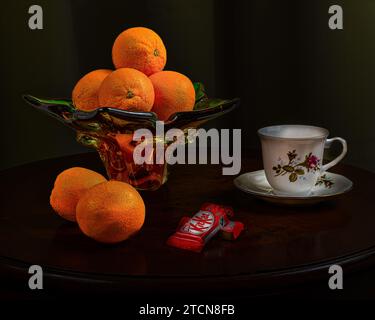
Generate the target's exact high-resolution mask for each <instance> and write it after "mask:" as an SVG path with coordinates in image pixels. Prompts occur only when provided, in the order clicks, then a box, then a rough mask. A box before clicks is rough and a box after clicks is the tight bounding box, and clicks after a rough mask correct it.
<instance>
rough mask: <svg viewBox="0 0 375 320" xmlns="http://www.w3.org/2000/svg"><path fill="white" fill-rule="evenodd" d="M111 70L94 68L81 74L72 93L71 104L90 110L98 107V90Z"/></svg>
mask: <svg viewBox="0 0 375 320" xmlns="http://www.w3.org/2000/svg"><path fill="white" fill-rule="evenodd" d="M111 72H112V71H111V70H106V69H99V70H94V71H91V72H89V73H88V74H86V75H85V76H83V77H82V78H81V79H80V80H79V81H78V82H77V84H76V85H75V87H74V89H73V93H72V99H73V104H74V105H75V107H76V108H77V109H80V110H84V111H91V110H94V109H96V108H99V107H100V105H99V100H98V91H99V88H100V86H101V84H102V82H103V80H104V79H105V78H106V77H107V76H108V75H109V74H110V73H111Z"/></svg>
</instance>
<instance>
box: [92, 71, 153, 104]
mask: <svg viewBox="0 0 375 320" xmlns="http://www.w3.org/2000/svg"><path fill="white" fill-rule="evenodd" d="M154 98H155V94H154V88H153V86H152V83H151V80H150V79H149V78H148V77H147V76H146V75H145V74H144V73H142V72H140V71H138V70H136V69H132V68H121V69H117V70H116V71H114V72H112V73H111V74H110V75H109V76H108V77H107V78H105V79H104V81H103V83H102V85H101V86H100V89H99V103H100V105H101V106H102V107H112V108H119V109H122V110H132V111H150V110H151V108H152V105H153V103H154Z"/></svg>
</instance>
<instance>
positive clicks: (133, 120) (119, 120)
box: [23, 83, 239, 190]
mask: <svg viewBox="0 0 375 320" xmlns="http://www.w3.org/2000/svg"><path fill="white" fill-rule="evenodd" d="M194 87H195V90H196V103H195V106H194V110H193V111H189V112H177V113H174V114H173V115H171V116H170V117H169V119H168V120H167V121H165V122H164V132H167V131H168V130H169V129H171V128H178V129H181V130H182V131H183V132H184V134H185V135H186V134H187V129H190V128H197V127H198V126H200V125H201V124H203V123H205V122H206V121H208V120H211V119H214V118H216V117H219V116H221V115H223V114H225V113H227V112H229V111H231V110H233V109H234V108H235V107H236V106H238V105H239V99H237V98H236V99H232V100H222V99H208V98H207V96H206V94H205V92H204V87H203V85H202V84H201V83H194ZM23 98H24V99H25V100H26V102H28V103H29V104H30V105H32V106H33V107H35V108H36V109H38V110H41V111H44V112H46V113H47V114H49V115H50V116H52V117H53V118H55V119H57V120H59V121H61V122H62V123H64V124H65V125H67V126H68V127H70V128H72V129H74V130H75V131H76V133H77V141H78V142H79V143H81V144H83V145H85V146H87V147H92V148H95V149H96V150H97V151H98V153H99V155H100V158H101V160H102V161H103V164H104V166H105V169H106V171H107V174H108V177H109V178H110V179H114V180H119V181H124V182H127V183H129V184H131V185H132V186H134V187H135V188H137V189H139V190H156V189H158V188H159V187H160V186H161V185H163V184H164V183H165V182H166V181H167V175H168V165H167V162H168V161H165V162H164V163H163V164H155V163H156V161H154V162H153V163H154V164H147V163H144V164H136V163H135V161H134V159H133V151H134V148H135V147H136V145H137V142H136V141H133V133H134V132H135V130H137V129H149V130H150V131H151V132H152V133H153V139H152V141H151V142H150V143H152V144H153V147H154V148H153V150H154V151H153V154H152V157H153V158H155V157H156V155H155V150H156V143H157V141H156V139H157V136H156V135H155V130H156V122H157V121H158V118H157V116H156V114H155V113H153V112H133V111H124V110H120V109H115V108H110V107H102V108H98V109H96V110H94V111H90V112H86V111H80V110H78V109H76V108H75V107H74V105H73V103H72V101H71V100H68V99H54V100H48V99H40V98H36V97H34V96H31V95H23ZM159 143H160V141H159ZM163 146H164V149H163V150H164V151H165V150H166V147H167V146H168V143H167V142H163Z"/></svg>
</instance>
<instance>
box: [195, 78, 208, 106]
mask: <svg viewBox="0 0 375 320" xmlns="http://www.w3.org/2000/svg"><path fill="white" fill-rule="evenodd" d="M193 85H194V90H195V103H197V102H199V101H201V100H202V99H205V98H207V95H206V91H205V89H204V85H203V84H202V83H201V82H194V83H193Z"/></svg>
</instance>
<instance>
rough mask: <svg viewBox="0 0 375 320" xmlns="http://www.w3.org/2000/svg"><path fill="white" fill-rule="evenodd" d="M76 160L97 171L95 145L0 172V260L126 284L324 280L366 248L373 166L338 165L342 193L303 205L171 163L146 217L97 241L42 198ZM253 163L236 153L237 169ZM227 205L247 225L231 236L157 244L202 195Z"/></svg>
mask: <svg viewBox="0 0 375 320" xmlns="http://www.w3.org/2000/svg"><path fill="white" fill-rule="evenodd" d="M72 166H82V167H86V168H90V169H93V170H96V171H99V172H102V173H104V169H103V167H102V164H101V162H100V160H99V157H98V155H97V154H96V153H87V154H79V155H74V156H68V157H62V158H57V159H50V160H45V161H40V162H34V163H30V164H26V165H23V166H19V167H15V168H12V169H8V170H6V171H2V172H1V173H0V179H1V182H2V183H1V196H0V197H1V200H0V267H1V270H4V269H5V270H6V272H9V274H11V273H15V274H16V273H21V274H22V273H25V272H26V273H27V270H28V268H29V266H30V265H32V264H37V265H40V266H42V267H43V270H44V274H45V276H46V277H48V278H49V279H53V280H55V281H58V280H59V279H60V280H61V279H64V281H65V284H66V285H68V284H69V282H72V283H92V282H96V283H97V284H100V285H101V286H103V287H106V286H111V288H113V287H116V286H117V287H118V288H122V289H124V290H125V291H126V290H135V289H138V290H140V291H141V290H147V289H150V288H152V289H155V288H159V289H160V290H161V291H162V290H164V289H165V290H170V289H171V288H174V290H177V288H183V290H188V289H189V288H190V289H192V290H197V286H199V288H205V289H206V290H219V289H222V290H228V289H231V288H239V287H241V288H249V289H254V288H257V287H259V286H263V285H264V286H267V285H271V286H273V285H275V284H276V283H279V284H286V285H288V284H290V283H291V282H294V281H296V282H300V281H305V280H306V279H312V278H314V277H318V276H319V277H322V276H325V277H327V279H328V276H327V272H328V267H329V266H330V265H332V264H340V265H341V266H346V265H347V266H348V268H349V267H350V268H354V266H359V265H361V263H362V262H363V263H365V262H366V261H369V259H370V260H371V258H372V257H373V255H374V256H375V232H374V225H375V215H374V213H373V208H374V205H373V201H374V192H373V185H372V184H373V181H374V178H375V174H373V173H371V172H368V171H365V170H362V169H358V168H354V167H351V166H346V165H339V166H337V167H335V168H334V170H332V171H333V172H337V173H340V174H343V175H345V176H346V177H348V178H349V179H351V180H352V181H353V183H354V188H353V190H352V191H350V192H349V193H347V194H344V195H343V196H342V197H340V198H338V199H336V200H334V201H332V202H325V203H321V204H318V205H315V206H311V207H281V206H276V205H272V204H269V203H266V202H263V201H261V200H257V199H255V198H253V197H252V196H250V195H248V194H245V193H242V192H241V191H239V190H237V189H236V188H235V187H234V185H233V179H234V177H233V176H223V175H222V174H221V169H222V168H221V166H220V165H176V166H173V167H171V170H170V171H171V172H170V176H169V181H168V182H167V183H166V184H165V185H164V186H163V187H162V188H160V189H159V190H157V191H149V192H142V193H141V194H142V196H143V198H144V201H145V204H146V221H145V225H144V227H143V228H142V230H141V231H140V233H138V234H137V235H136V236H135V237H133V238H132V239H129V240H127V241H125V242H122V243H119V244H117V245H104V244H100V243H97V242H95V241H94V240H91V239H90V238H87V237H86V236H84V235H83V234H82V233H81V232H80V230H79V228H78V226H77V225H76V224H74V223H70V222H67V221H64V220H63V219H62V218H60V217H59V216H58V215H57V214H55V213H54V211H53V210H52V208H51V207H50V205H49V195H50V192H51V189H52V186H53V182H54V179H55V177H56V176H57V174H58V173H60V172H61V171H62V170H64V169H67V168H69V167H72ZM260 168H261V162H260V161H259V159H256V158H254V157H248V158H246V157H245V158H244V159H243V162H242V173H244V172H247V171H252V170H257V169H260ZM207 201H213V202H216V203H219V204H224V205H230V206H232V207H233V208H234V211H235V220H239V221H242V222H243V223H244V224H245V227H246V230H245V231H244V232H243V234H241V236H240V237H239V238H238V239H237V240H236V241H226V240H223V239H220V238H219V237H217V238H214V239H212V240H210V241H209V243H208V244H207V245H206V246H205V248H204V250H203V252H201V253H194V252H189V251H184V250H179V249H176V248H172V247H169V246H167V245H166V240H167V238H168V237H169V236H170V235H171V234H172V233H173V232H174V231H175V229H176V227H177V225H178V222H179V220H180V218H181V217H182V216H192V215H193V214H194V213H195V212H197V211H198V210H199V207H200V206H201V204H202V203H204V202H207Z"/></svg>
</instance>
